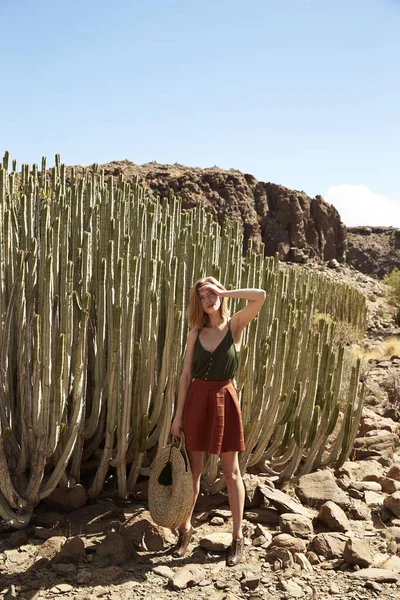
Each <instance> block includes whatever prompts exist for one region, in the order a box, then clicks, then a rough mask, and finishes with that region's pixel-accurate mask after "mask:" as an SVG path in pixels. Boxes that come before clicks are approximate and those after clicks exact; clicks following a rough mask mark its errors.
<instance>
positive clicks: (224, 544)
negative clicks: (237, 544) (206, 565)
mask: <svg viewBox="0 0 400 600" xmlns="http://www.w3.org/2000/svg"><path fill="white" fill-rule="evenodd" d="M231 543H232V535H231V534H230V533H223V532H221V533H210V534H208V535H206V536H204V537H203V538H201V540H200V541H199V545H200V547H201V548H204V549H205V550H211V551H212V552H223V551H224V550H227V549H228V548H229V546H230V545H231Z"/></svg>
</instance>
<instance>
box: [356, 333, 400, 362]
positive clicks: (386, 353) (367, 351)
mask: <svg viewBox="0 0 400 600" xmlns="http://www.w3.org/2000/svg"><path fill="white" fill-rule="evenodd" d="M354 353H355V354H356V356H358V357H359V358H361V359H362V360H365V361H368V360H372V359H375V360H385V359H389V358H391V357H392V356H400V337H399V336H392V337H389V338H387V339H386V340H384V341H383V342H381V343H380V344H379V345H377V346H370V345H366V346H363V347H360V348H355V349H354Z"/></svg>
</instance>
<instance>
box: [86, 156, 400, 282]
mask: <svg viewBox="0 0 400 600" xmlns="http://www.w3.org/2000/svg"><path fill="white" fill-rule="evenodd" d="M101 167H102V168H103V169H104V170H105V173H106V175H113V176H115V177H118V176H119V175H120V174H121V173H122V174H123V176H124V178H125V179H126V181H135V180H136V179H138V180H139V182H140V183H141V184H142V185H143V186H144V187H145V188H146V189H147V190H148V192H149V195H150V196H153V197H154V196H159V197H161V198H163V197H168V195H169V190H173V192H174V193H175V194H176V195H177V196H180V198H181V199H182V204H183V207H184V208H192V207H193V206H195V205H196V203H197V202H200V203H201V204H202V205H203V206H204V207H205V209H206V210H207V211H209V212H211V213H212V214H213V215H214V217H215V218H216V219H217V220H218V222H219V223H223V222H224V221H225V219H233V220H237V221H240V222H241V223H242V227H243V234H244V246H245V248H246V247H247V244H248V241H249V239H251V240H253V247H254V248H256V249H258V248H259V247H260V244H261V243H263V244H264V246H265V254H266V255H268V256H270V255H273V254H275V253H276V252H278V253H279V254H280V256H281V260H282V261H290V262H296V263H306V262H308V261H309V259H313V258H314V259H317V260H319V261H321V260H322V261H330V260H332V259H336V260H337V261H338V262H339V263H343V262H348V263H349V264H350V265H353V266H354V267H355V268H356V269H357V270H359V271H361V272H362V273H365V274H368V275H373V276H376V277H382V276H383V275H384V274H385V273H390V271H392V269H393V268H394V267H395V266H397V267H400V230H398V229H397V230H396V229H394V228H391V227H353V228H346V227H345V225H344V224H343V223H342V221H341V219H340V215H339V213H338V211H337V210H336V209H335V207H334V206H332V205H331V204H328V203H327V202H325V200H324V199H323V198H322V196H316V197H315V198H310V197H309V196H307V194H306V193H305V192H299V191H296V190H290V189H288V188H285V187H284V186H282V185H277V184H274V183H269V182H268V183H265V182H263V181H258V180H257V179H256V178H255V177H254V176H253V175H249V174H247V173H242V172H240V171H237V170H235V169H230V170H229V171H225V170H223V169H219V168H218V167H211V168H208V169H200V168H191V167H185V166H183V165H179V164H174V165H163V164H159V163H156V162H151V163H146V164H144V165H135V164H134V163H132V162H130V161H128V160H123V161H113V162H110V163H107V164H105V165H101ZM75 169H76V172H77V174H78V175H79V174H81V173H82V170H83V167H80V166H77V167H75Z"/></svg>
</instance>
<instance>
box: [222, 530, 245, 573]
mask: <svg viewBox="0 0 400 600" xmlns="http://www.w3.org/2000/svg"><path fill="white" fill-rule="evenodd" d="M243 549H244V538H243V537H242V538H240V539H238V540H235V539H233V540H232V544H231V545H230V546H229V548H228V554H227V557H226V566H227V567H234V566H235V565H237V564H239V563H240V562H242V560H243Z"/></svg>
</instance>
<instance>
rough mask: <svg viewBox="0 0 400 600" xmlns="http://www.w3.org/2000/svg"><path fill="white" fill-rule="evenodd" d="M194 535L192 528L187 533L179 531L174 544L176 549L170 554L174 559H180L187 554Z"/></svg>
mask: <svg viewBox="0 0 400 600" xmlns="http://www.w3.org/2000/svg"><path fill="white" fill-rule="evenodd" d="M193 533H194V529H193V527H191V528H190V529H188V530H187V531H181V530H179V537H178V542H177V544H176V548H175V550H174V551H173V553H172V556H173V557H174V558H182V556H184V555H185V554H186V552H187V549H188V546H189V543H190V540H191V539H192V536H193Z"/></svg>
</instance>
